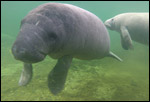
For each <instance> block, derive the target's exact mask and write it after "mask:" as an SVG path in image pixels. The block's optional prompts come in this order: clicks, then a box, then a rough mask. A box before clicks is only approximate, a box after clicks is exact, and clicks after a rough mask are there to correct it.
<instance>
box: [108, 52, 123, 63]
mask: <svg viewBox="0 0 150 102" xmlns="http://www.w3.org/2000/svg"><path fill="white" fill-rule="evenodd" d="M108 56H109V57H113V58H115V59H117V60H119V61H121V62H122V61H123V60H122V59H121V58H119V57H118V56H117V55H115V54H114V53H112V52H109V54H108Z"/></svg>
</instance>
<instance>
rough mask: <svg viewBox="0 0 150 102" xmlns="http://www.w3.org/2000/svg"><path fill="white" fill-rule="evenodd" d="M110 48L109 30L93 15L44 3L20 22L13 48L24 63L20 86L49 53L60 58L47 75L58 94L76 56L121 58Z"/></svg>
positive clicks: (50, 86) (14, 52) (77, 8)
mask: <svg viewBox="0 0 150 102" xmlns="http://www.w3.org/2000/svg"><path fill="white" fill-rule="evenodd" d="M109 47H110V38H109V35H108V32H107V29H106V27H105V26H104V24H103V22H102V21H101V20H100V19H99V18H98V17H97V16H95V15H94V14H92V13H90V12H89V11H86V10H84V9H82V8H79V7H76V6H73V5H70V4H60V3H46V4H42V5H40V6H38V7H37V8H35V9H33V10H32V11H30V12H29V13H28V15H27V16H26V17H25V18H24V19H23V20H22V21H21V27H20V32H19V35H18V36H17V39H16V41H15V42H14V44H13V47H12V53H13V55H14V57H15V58H16V59H17V60H21V61H23V62H24V68H23V71H22V74H21V78H20V80H19V85H27V84H28V83H29V82H30V80H31V78H32V63H36V62H39V61H42V60H43V59H44V58H45V56H46V55H49V56H50V57H51V58H53V59H58V61H57V64H56V65H55V67H54V68H53V69H52V71H51V72H50V73H49V75H48V87H49V89H50V91H51V92H52V93H53V94H57V93H59V92H60V91H61V90H62V89H63V88H64V84H65V80H66V77H67V72H68V69H69V67H70V64H71V62H72V59H73V58H78V59H83V60H92V59H100V58H103V57H105V56H110V57H113V58H116V59H118V60H120V61H121V59H120V58H119V57H117V56H116V55H115V54H113V53H112V52H110V51H109Z"/></svg>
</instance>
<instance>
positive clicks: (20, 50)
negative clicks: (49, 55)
mask: <svg viewBox="0 0 150 102" xmlns="http://www.w3.org/2000/svg"><path fill="white" fill-rule="evenodd" d="M12 53H13V55H14V57H15V59H17V60H20V61H23V62H26V63H36V62H39V61H42V60H43V59H44V58H45V54H43V53H41V52H40V51H35V50H29V49H27V48H25V47H20V46H17V44H14V45H13V47H12Z"/></svg>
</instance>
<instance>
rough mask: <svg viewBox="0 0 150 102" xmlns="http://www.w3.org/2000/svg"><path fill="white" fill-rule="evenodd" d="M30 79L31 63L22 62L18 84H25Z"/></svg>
mask: <svg viewBox="0 0 150 102" xmlns="http://www.w3.org/2000/svg"><path fill="white" fill-rule="evenodd" d="M31 79H32V64H29V63H24V67H23V70H22V73H21V77H20V80H19V86H24V85H27V84H28V83H29V82H30V80H31Z"/></svg>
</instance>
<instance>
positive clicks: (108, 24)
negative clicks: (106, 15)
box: [104, 18, 115, 30]
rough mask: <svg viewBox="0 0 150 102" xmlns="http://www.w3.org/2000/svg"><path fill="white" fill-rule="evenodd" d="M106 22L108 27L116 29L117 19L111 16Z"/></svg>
mask: <svg viewBox="0 0 150 102" xmlns="http://www.w3.org/2000/svg"><path fill="white" fill-rule="evenodd" d="M104 24H105V26H106V27H107V28H108V29H110V30H115V19H114V18H110V19H108V20H106V21H105V23H104Z"/></svg>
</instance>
